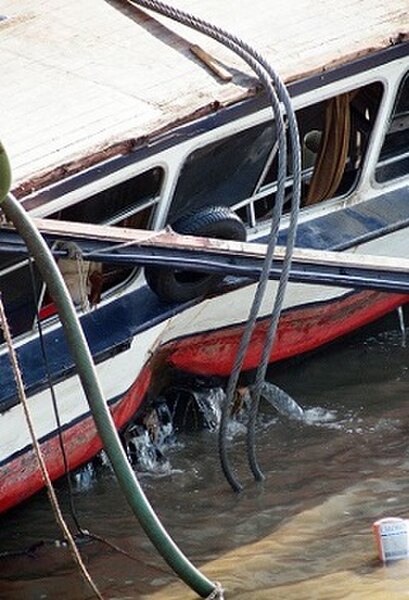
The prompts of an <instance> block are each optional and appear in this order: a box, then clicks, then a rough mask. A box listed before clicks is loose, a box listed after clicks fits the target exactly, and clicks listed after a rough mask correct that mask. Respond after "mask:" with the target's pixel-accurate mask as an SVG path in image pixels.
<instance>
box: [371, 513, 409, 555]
mask: <svg viewBox="0 0 409 600" xmlns="http://www.w3.org/2000/svg"><path fill="white" fill-rule="evenodd" d="M372 529H373V532H374V535H375V540H376V544H377V547H378V552H379V558H380V560H381V561H383V562H388V561H390V560H398V559H401V558H408V556H409V521H408V520H407V519H400V518H399V517H386V518H385V519H379V521H375V523H374V524H373V525H372Z"/></svg>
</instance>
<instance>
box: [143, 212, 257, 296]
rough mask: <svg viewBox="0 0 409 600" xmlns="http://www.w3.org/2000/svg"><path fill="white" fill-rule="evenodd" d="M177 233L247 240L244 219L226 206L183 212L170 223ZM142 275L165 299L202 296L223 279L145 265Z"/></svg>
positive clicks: (158, 294) (152, 288) (220, 276)
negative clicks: (184, 213) (143, 274)
mask: <svg viewBox="0 0 409 600" xmlns="http://www.w3.org/2000/svg"><path fill="white" fill-rule="evenodd" d="M172 229H173V230H174V231H176V233H181V234H183V235H197V236H202V237H209V238H218V239H222V240H236V241H242V242H244V241H245V240H246V228H245V226H244V223H243V221H242V220H241V219H240V217H238V216H237V215H236V214H235V213H234V212H233V211H232V210H231V209H230V208H228V207H227V206H211V207H205V208H202V209H200V210H198V211H196V212H194V213H190V214H187V215H183V216H182V217H180V218H179V219H177V220H176V221H175V222H174V223H173V224H172ZM145 278H146V281H147V283H148V285H149V287H150V288H151V290H152V291H153V292H155V294H156V295H157V296H159V298H160V299H161V300H164V301H165V302H187V301H188V300H193V299H194V298H198V297H200V296H204V295H205V294H206V293H207V292H208V291H209V290H210V289H212V288H213V287H214V286H215V285H216V284H217V283H219V282H220V281H221V280H222V279H223V276H222V275H219V274H217V275H213V274H211V275H207V274H205V273H197V272H193V271H184V270H177V269H168V268H166V267H150V266H149V267H145Z"/></svg>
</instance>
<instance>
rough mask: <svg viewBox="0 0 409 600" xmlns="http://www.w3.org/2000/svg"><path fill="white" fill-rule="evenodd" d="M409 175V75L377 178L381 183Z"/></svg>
mask: <svg viewBox="0 0 409 600" xmlns="http://www.w3.org/2000/svg"><path fill="white" fill-rule="evenodd" d="M408 173H409V73H407V74H406V76H405V77H404V79H403V81H402V83H401V85H400V86H399V90H398V94H397V98H396V102H395V106H394V108H393V111H392V114H391V117H390V119H389V122H388V125H387V130H386V134H385V139H384V142H383V145H382V149H381V152H380V155H379V160H378V165H377V167H376V171H375V178H376V180H377V181H379V182H380V183H383V182H385V181H388V180H389V179H396V178H398V177H404V176H405V175H408Z"/></svg>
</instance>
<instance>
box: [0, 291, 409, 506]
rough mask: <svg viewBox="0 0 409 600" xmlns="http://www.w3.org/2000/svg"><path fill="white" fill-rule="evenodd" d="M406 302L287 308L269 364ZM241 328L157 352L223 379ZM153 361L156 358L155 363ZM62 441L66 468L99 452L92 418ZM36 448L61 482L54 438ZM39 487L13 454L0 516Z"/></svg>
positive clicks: (134, 397)
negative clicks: (40, 448) (66, 462)
mask: <svg viewBox="0 0 409 600" xmlns="http://www.w3.org/2000/svg"><path fill="white" fill-rule="evenodd" d="M408 301H409V298H408V296H406V295H401V294H399V295H398V294H383V293H378V292H359V293H352V294H348V295H345V296H343V297H341V298H337V299H336V300H332V301H330V302H322V303H316V304H314V305H308V306H305V307H300V308H294V309H289V310H287V311H285V312H284V313H283V314H282V317H281V320H280V324H279V328H278V332H277V338H276V343H275V345H274V348H273V351H272V353H271V357H270V358H271V361H277V360H281V359H284V358H290V357H292V356H295V355H297V354H301V353H303V352H307V351H309V350H313V349H314V348H317V347H319V346H321V345H322V344H325V343H328V342H330V341H332V340H334V339H336V338H337V337H340V336H342V335H345V334H347V333H349V332H351V331H353V330H355V329H357V328H358V327H362V326H363V325H366V324H368V323H370V322H372V321H374V320H376V319H378V318H380V317H382V316H383V315H385V314H387V313H388V312H390V311H392V310H393V309H395V308H396V307H398V306H400V305H401V304H404V303H405V302H408ZM267 325H268V320H267V319H262V320H260V321H259V322H258V323H257V326H256V329H255V332H254V334H253V337H252V340H251V343H250V346H249V351H248V353H247V356H246V359H245V363H244V369H253V368H255V367H256V366H257V364H258V361H259V360H260V356H261V352H262V348H263V342H264V337H265V332H266V328H267ZM243 327H244V325H243V324H241V325H238V326H232V327H226V328H224V329H219V330H217V331H209V332H205V333H201V334H197V335H191V336H188V337H185V338H180V339H178V340H175V341H172V342H169V343H168V344H165V345H164V346H163V347H162V348H161V351H160V353H161V354H162V357H163V359H164V360H166V361H167V362H168V363H170V364H172V365H173V366H175V367H177V368H178V369H181V370H184V371H186V372H189V373H193V374H198V375H209V376H212V375H213V376H214V375H220V376H227V375H229V373H230V372H231V369H232V366H233V362H234V358H235V354H236V352H237V347H238V344H239V341H240V337H241V335H242V333H243ZM157 358H158V355H156V358H155V363H156V362H157ZM159 362H160V361H159ZM151 368H153V364H152V362H151V361H150V362H149V363H148V364H147V365H145V367H144V369H143V371H142V372H141V374H140V375H139V376H138V378H137V380H136V381H135V383H134V384H133V386H132V388H131V389H130V390H129V391H128V393H127V394H126V395H125V397H124V398H122V399H121V400H118V401H117V402H116V403H114V404H113V406H112V407H111V411H112V415H113V417H114V421H115V424H116V426H117V427H118V428H121V427H123V426H124V425H125V424H126V423H127V422H129V420H130V419H131V418H132V417H133V416H134V415H135V413H136V411H137V410H138V408H139V407H140V405H141V404H142V402H143V399H144V396H145V394H146V392H147V390H148V387H149V385H150V382H151V378H152V371H151ZM155 372H156V369H155ZM158 376H160V375H159V374H158ZM63 440H64V447H65V450H66V454H67V457H68V463H69V468H70V469H75V468H76V467H78V466H79V465H81V464H83V463H84V462H86V461H88V460H90V459H91V458H92V457H93V456H95V454H96V453H97V452H99V450H100V449H101V448H102V444H101V440H100V438H99V436H98V434H97V432H96V429H95V425H94V421H93V418H92V417H91V416H89V415H87V416H86V417H84V419H82V420H79V421H78V422H76V423H75V424H73V426H72V427H68V428H67V429H66V430H65V431H64V432H63ZM41 446H42V450H43V452H44V455H45V458H46V463H47V467H48V470H49V473H50V476H51V478H52V479H57V478H58V477H61V476H62V475H63V474H64V465H63V459H62V455H61V449H60V442H59V438H58V435H54V436H50V437H49V438H47V439H46V440H44V441H43V442H42V444H41ZM42 487H43V481H42V477H41V474H40V472H39V470H38V468H37V463H36V460H35V458H34V455H33V452H32V450H28V451H27V452H25V453H22V454H19V455H18V456H17V457H16V458H14V459H12V460H10V462H8V463H7V464H6V465H5V466H4V467H2V469H1V470H0V512H3V511H5V510H7V509H9V508H11V507H12V506H15V505H16V504H18V503H20V502H22V501H23V500H24V499H26V498H28V497H29V496H31V495H32V494H34V493H35V492H36V491H38V490H39V489H41V488H42Z"/></svg>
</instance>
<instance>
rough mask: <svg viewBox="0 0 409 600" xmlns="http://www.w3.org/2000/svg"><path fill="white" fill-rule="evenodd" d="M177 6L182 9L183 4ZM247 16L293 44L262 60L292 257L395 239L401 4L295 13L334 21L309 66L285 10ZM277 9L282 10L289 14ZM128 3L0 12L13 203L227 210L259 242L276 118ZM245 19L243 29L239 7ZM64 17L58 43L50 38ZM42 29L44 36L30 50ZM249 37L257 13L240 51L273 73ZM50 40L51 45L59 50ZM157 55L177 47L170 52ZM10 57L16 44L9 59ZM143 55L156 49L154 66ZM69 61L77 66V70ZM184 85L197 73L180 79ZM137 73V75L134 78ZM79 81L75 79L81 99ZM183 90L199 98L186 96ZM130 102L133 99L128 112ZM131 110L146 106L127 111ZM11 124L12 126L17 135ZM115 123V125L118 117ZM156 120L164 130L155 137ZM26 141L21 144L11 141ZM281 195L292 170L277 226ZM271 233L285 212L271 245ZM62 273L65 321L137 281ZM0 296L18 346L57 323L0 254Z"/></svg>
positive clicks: (32, 275)
mask: <svg viewBox="0 0 409 600" xmlns="http://www.w3.org/2000/svg"><path fill="white" fill-rule="evenodd" d="M88 4H89V6H88ZM179 4H181V5H182V6H183V2H181V3H179ZM259 4H260V7H259V10H260V12H261V13H262V14H265V15H266V16H267V17H269V16H270V15H272V12H274V21H275V22H277V23H280V19H282V21H283V23H284V24H285V25H286V26H287V27H288V31H289V37H290V39H289V43H290V44H291V45H292V44H294V47H293V51H292V52H290V53H289V54H288V55H286V56H285V57H284V58H282V57H281V58H279V59H277V60H278V63H279V65H278V68H279V67H280V66H282V70H283V77H284V79H286V80H287V82H288V86H289V90H290V93H291V95H292V97H293V102H294V106H295V109H296V116H297V121H298V127H299V133H300V141H301V147H302V200H301V206H302V210H301V217H300V228H299V234H298V241H297V243H298V245H300V246H303V245H304V246H308V247H318V248H325V249H344V248H349V247H353V246H354V245H356V244H357V243H359V241H360V240H362V239H369V238H371V237H379V236H380V235H382V228H383V229H385V231H386V230H390V229H393V228H394V227H397V226H398V224H399V223H401V222H402V215H403V212H404V213H405V214H404V215H403V218H404V219H406V221H407V220H408V218H409V212H407V211H406V209H405V211H403V208H402V206H403V203H406V204H407V200H408V198H407V195H408V175H409V58H408V50H409V42H408V41H407V32H408V31H409V29H408V27H407V25H408V17H407V12H406V11H405V10H404V5H405V4H406V2H400V1H399V0H394V1H393V2H390V3H387V6H385V5H384V4H385V3H383V4H382V3H377V4H379V7H382V10H381V9H380V8H379V7H378V9H379V11H380V12H379V14H377V15H374V14H373V13H375V12H376V11H375V10H374V6H373V2H372V1H371V2H368V1H367V0H365V1H364V2H362V1H360V2H357V1H355V2H351V3H350V4H352V5H354V4H355V5H356V6H355V10H354V7H353V6H352V7H350V9H351V10H349V11H347V9H345V11H344V14H343V15H342V14H341V15H340V13H339V10H338V9H336V4H337V3H336V2H333V1H332V0H325V2H324V3H320V8H319V11H318V7H315V8H311V7H309V9H308V10H310V9H311V11H312V14H311V15H310V20H311V22H313V20H314V19H316V22H317V24H319V23H320V22H321V21H320V19H322V16H320V14H319V13H323V12H326V13H327V14H329V15H331V13H330V10H329V9H334V10H335V13H336V18H335V16H334V17H332V16H330V17H329V21H330V26H328V25H327V28H326V29H325V28H324V29H323V30H322V31H321V30H320V36H321V34H322V39H321V40H320V41H319V42H317V47H315V46H314V52H312V50H311V48H312V44H313V42H314V41H317V40H316V39H315V37H316V36H315V34H314V31H313V29H312V28H311V27H309V30H308V31H304V30H303V32H302V33H300V31H299V30H296V29H295V26H294V24H293V23H292V22H291V19H290V10H289V8H288V7H287V8H286V7H285V6H284V3H278V4H279V6H275V7H274V11H273V9H272V8H271V7H269V6H268V5H269V3H266V2H260V3H259ZM285 4H286V5H289V6H290V8H291V6H292V5H293V4H294V2H286V3H285ZM125 5H126V3H123V6H122V5H121V3H111V2H108V3H105V2H97V1H96V0H92V1H91V2H89V3H87V8H86V9H85V8H84V6H83V3H80V2H79V1H78V2H74V3H69V6H70V7H71V6H72V7H73V8H72V10H71V8H70V15H69V17H68V16H67V10H68V4H67V7H65V6H62V7H57V3H55V2H53V1H52V0H50V1H49V2H45V3H43V4H42V11H43V12H42V11H40V10H39V9H34V10H33V8H32V6H31V4H30V3H28V2H25V1H22V2H20V3H19V4H18V6H16V5H15V3H12V2H6V3H5V6H3V9H2V10H3V11H4V16H3V20H2V21H0V48H1V50H2V55H3V57H4V59H3V60H4V61H5V62H7V63H8V65H9V67H10V72H12V73H13V76H14V77H13V78H11V81H8V80H7V77H6V81H5V84H4V86H5V93H4V94H3V97H2V99H1V100H0V106H1V107H2V111H1V114H3V115H7V122H9V123H10V124H13V125H12V126H11V127H10V130H8V128H7V126H6V127H4V123H2V124H1V128H0V132H1V131H2V129H3V130H4V129H5V133H4V142H5V145H6V147H9V148H10V149H11V160H12V163H15V164H16V181H15V184H14V193H15V194H16V195H17V196H18V197H19V198H20V200H21V202H22V204H23V206H24V207H25V208H26V209H27V210H28V211H29V212H30V213H31V214H32V216H38V217H50V218H52V219H61V220H64V221H71V222H77V223H84V224H86V223H94V224H101V225H102V224H103V225H112V226H118V227H133V228H138V229H158V228H162V227H164V226H165V225H168V224H170V225H173V224H174V223H175V222H177V220H178V219H179V218H180V217H182V216H184V215H186V214H190V213H194V212H195V211H197V210H199V209H202V208H203V207H209V206H210V207H212V206H227V207H229V208H230V209H231V210H232V211H234V213H236V214H237V215H238V216H239V217H240V219H241V220H242V222H243V223H244V224H245V227H246V229H247V238H248V239H249V240H253V239H254V240H259V241H263V240H265V239H266V236H267V234H268V230H269V225H270V219H271V214H272V210H273V208H274V203H275V194H276V190H277V162H278V157H277V141H276V136H275V127H274V122H273V119H272V117H271V109H270V108H269V107H268V106H267V103H266V99H265V96H264V94H263V91H262V90H260V89H259V86H258V84H257V81H256V80H255V79H254V77H253V76H252V75H251V73H249V72H248V69H247V67H246V66H245V65H243V64H242V62H241V61H240V60H239V59H238V58H237V57H233V58H232V56H231V55H230V54H228V55H227V54H226V52H227V51H226V50H225V49H224V48H223V47H220V46H218V45H215V43H214V42H213V41H210V42H209V41H208V40H206V38H204V37H203V36H200V34H197V33H192V32H190V31H188V32H187V33H186V30H185V29H183V31H184V36H183V38H182V37H180V26H179V25H174V24H172V23H169V22H168V21H166V20H165V19H164V18H162V17H156V16H153V15H151V16H149V17H147V16H146V15H145V16H143V13H142V12H141V11H140V10H139V9H137V8H135V7H133V8H132V6H129V5H127V6H125ZM324 5H325V7H327V5H328V7H327V8H328V10H326V8H324ZM249 6H250V5H249V3H244V4H243V6H240V9H239V10H238V12H239V13H240V14H241V17H242V18H243V20H244V22H246V23H247V21H248V18H247V17H246V9H249ZM28 7H30V9H29V8H28ZM365 7H366V8H367V11H366V12H365ZM205 8H206V7H205ZM60 9H61V13H60ZM209 10H210V7H209ZM235 10H237V7H236V8H235ZM83 11H85V12H87V14H89V15H90V18H91V20H92V22H93V26H92V29H90V28H89V27H85V26H84V25H83V21H84V19H79V17H80V14H82V12H83ZM88 11H89V13H88ZM205 12H206V11H205ZM357 12H358V13H359V15H358V16H356V14H355V13H357ZM363 12H365V14H366V15H367V17H368V19H369V21H371V22H372V21H373V23H372V25H371V23H368V24H367V25H366V27H365V30H363V29H362V26H361V25H360V30H359V32H360V35H358V36H357V35H356V34H355V31H356V30H355V25H356V23H355V19H358V18H359V23H360V24H361V23H363V22H365V20H366V18H365V19H364V18H363V17H362V13H363ZM250 14H252V16H254V15H253V10H251V11H250ZM351 15H352V17H351ZM54 17H56V20H55V22H52V23H51V22H50V21H51V19H52V18H54ZM65 17H66V18H67V19H68V22H69V23H70V24H71V26H72V28H73V29H72V30H71V29H68V28H66V27H64V26H63V21H64V18H65ZM218 19H220V20H221V21H223V20H225V19H226V14H225V12H224V10H223V9H222V8H218V9H217V10H216V14H214V15H213V20H214V21H215V22H218ZM108 20H111V24H112V34H108V38H109V39H108V41H107V40H105V39H104V40H103V41H102V40H101V35H100V33H99V29H98V27H100V28H101V29H100V31H101V32H102V33H103V32H105V33H106V32H107V29H109V31H111V27H108V25H109V24H108ZM47 22H50V23H49V28H47V29H44V31H45V34H44V39H43V38H41V39H38V38H36V39H35V41H32V39H29V36H30V35H31V36H32V35H33V34H35V33H36V32H37V33H38V32H39V31H40V29H41V28H42V27H44V26H45V24H46V23H47ZM73 24H75V28H76V29H75V28H74V25H73ZM222 24H223V23H222ZM354 24H355V25H354ZM114 25H115V26H114ZM232 25H233V26H234V22H233V23H232ZM257 26H260V19H259V16H257V17H255V23H254V24H253V25H252V26H251V27H250V25H249V31H248V33H250V34H251V37H253V38H254V39H253V40H250V41H254V44H255V45H256V44H257V42H260V45H261V48H260V51H261V52H262V53H263V52H265V53H266V55H267V58H269V59H270V60H271V61H272V62H273V63H274V60H275V59H276V58H277V54H276V52H275V51H274V49H273V48H274V44H272V45H271V46H270V45H269V44H267V42H266V38H265V31H264V30H263V31H259V30H258V29H257ZM264 29H265V28H264ZM267 29H268V30H269V32H270V33H271V35H272V37H273V39H274V35H277V44H278V45H279V46H280V45H283V44H284V40H283V38H282V36H281V35H280V34H279V33H278V32H277V31H276V32H274V31H271V28H270V27H268V28H267ZM116 31H118V32H119V31H121V32H122V34H121V35H122V37H121V41H118V39H119V38H117V37H115V32H116ZM244 33H246V32H245V31H243V35H244ZM296 33H297V35H296ZM290 34H291V35H290ZM332 35H335V37H336V41H335V42H334V41H331V36H332ZM57 36H58V38H57ZM75 36H76V38H75ZM48 37H49V38H50V39H49V40H48V39H47V38H48ZM138 37H140V40H139V42H138V43H139V44H142V45H144V44H145V43H146V44H147V48H144V53H143V56H142V58H141V60H140V62H137V63H135V61H134V60H133V59H131V56H130V48H131V49H135V51H136V48H137V47H138V44H137V42H136V41H135V40H136V39H137V38H138ZM357 37H358V38H359V37H360V40H359V42H357V41H356V38H357ZM52 39H58V43H57V44H56V47H54V45H52ZM171 41H174V42H175V47H174V48H173V47H172V48H171V49H169V44H170V43H171ZM125 42H126V43H127V44H128V47H126V44H125ZM193 42H200V44H201V45H202V46H204V45H205V47H206V48H208V49H209V53H210V54H211V55H212V56H213V57H215V60H216V61H217V62H219V63H220V64H222V65H223V66H224V68H225V70H227V72H228V73H229V74H230V78H228V81H227V82H225V81H223V80H220V79H218V76H217V74H215V73H214V72H213V71H212V70H209V68H208V66H207V64H205V63H201V62H200V60H198V59H197V58H195V57H194V56H193V55H192V54H189V55H188V52H189V51H190V49H191V48H192V47H193ZM17 43H20V44H21V47H22V48H27V52H26V54H25V55H24V56H23V57H22V58H21V59H20V58H19V56H20V55H19V53H18V52H17V50H16V45H17ZM107 43H110V44H111V43H112V44H113V47H114V50H113V56H112V57H111V58H110V60H109V61H108V66H107V69H108V73H107V74H102V73H101V68H102V66H103V63H102V62H99V61H98V59H97V54H98V51H100V52H101V56H102V57H106V44H107ZM341 43H342V44H343V45H344V48H345V49H344V50H342V51H341V50H340V47H341V46H340V44H341ZM29 44H30V45H29ZM75 44H77V45H78V48H76V46H75ZM165 47H166V48H167V49H168V53H165V52H164V48H165ZM28 48H30V49H31V48H32V50H30V51H28ZM124 48H125V49H124ZM67 49H70V50H71V51H72V62H71V61H68V60H63V53H64V51H66V50H67ZM121 49H122V50H123V56H122V57H121V55H120V50H121ZM155 49H156V50H157V49H160V50H161V52H156V53H155ZM30 52H31V53H32V57H31V56H30ZM81 52H83V53H84V52H86V55H87V58H88V60H89V64H88V63H87V64H86V62H85V60H84V59H83V57H82V56H81ZM287 53H288V44H287ZM148 54H150V57H151V58H152V57H153V56H155V57H156V58H155V60H154V68H153V73H152V79H153V78H154V75H155V73H156V72H158V74H159V75H160V77H159V79H158V81H157V82H156V83H154V82H153V81H152V82H151V78H150V77H149V78H148V77H147V74H146V72H145V71H144V69H146V68H147V67H146V65H145V62H146V61H147V60H148V58H147V57H148ZM279 56H280V55H279ZM227 57H228V58H227ZM300 57H301V59H300ZM162 58H163V63H164V65H166V64H167V61H168V63H169V64H168V65H167V66H168V68H167V69H165V67H164V66H162V67H161V66H160V65H158V63H160V62H161V60H162ZM299 59H300V60H299ZM126 61H128V62H127V67H126V68H127V71H126V72H127V73H132V75H131V76H130V80H131V82H132V85H131V83H130V82H129V81H127V82H123V81H122V80H121V81H120V83H118V82H119V80H120V77H124V72H123V64H122V63H123V62H126ZM175 61H176V62H175ZM177 64H179V66H180V74H179V73H178V75H177V90H178V91H179V92H180V91H181V90H182V89H183V90H184V92H183V95H182V98H180V99H179V100H178V99H177V98H173V97H172V98H170V100H169V101H168V93H169V91H170V90H171V88H172V85H176V83H175V82H176V78H175V76H174V75H173V76H172V75H171V80H170V83H169V82H167V81H165V77H164V75H165V73H168V74H170V73H171V71H170V70H171V69H172V68H175V66H176V65H177ZM33 65H34V68H33ZM169 65H171V66H169ZM297 65H298V71H296V68H297ZM91 67H93V68H94V69H95V71H94V70H92V68H91ZM32 68H33V71H34V72H33V73H32V74H31V75H30V72H29V71H30V69H32ZM184 68H186V69H187V73H183V69H184ZM63 72H65V75H64V76H63ZM190 72H193V73H195V75H194V76H193V77H192V83H190V81H189V80H188V76H189V73H190ZM138 73H139V75H140V74H141V73H142V75H143V76H142V77H141V78H139V77H138ZM94 74H95V81H94ZM54 76H57V80H56V81H55V79H53V77H54ZM79 77H81V78H83V79H84V80H85V81H86V84H87V90H88V92H89V94H90V97H89V98H88V97H87V96H86V95H84V93H85V92H84V90H83V89H82V85H83V84H82V82H79V81H78V78H79ZM180 77H181V78H182V79H183V81H180ZM107 78H108V79H107ZM197 78H198V84H199V89H198V90H192V86H193V85H194V84H195V82H197ZM60 79H61V82H60ZM108 80H109V86H111V87H112V88H115V86H116V87H117V89H119V90H120V93H121V94H122V95H123V98H122V99H118V98H117V94H116V92H115V94H114V96H115V100H113V99H112V98H111V97H110V93H108V92H105V91H104V90H102V88H103V86H104V85H108ZM30 81H32V84H30V85H28V86H27V89H25V87H24V85H25V84H26V83H29V82H30ZM60 83H61V88H62V90H60V89H59V85H60ZM151 83H152V86H153V88H151ZM142 86H144V87H142ZM125 88H126V89H125ZM131 88H132V89H131ZM101 90H102V91H101ZM18 91H20V94H18V93H17V94H16V92H18ZM98 92H100V93H101V96H103V98H102V97H100V96H99V95H98ZM104 94H105V95H104ZM133 94H135V95H136V97H137V98H138V99H137V101H135V103H134V104H133V105H132V107H131V106H130V104H132V101H133V100H132V98H133ZM16 95H17V96H18V97H19V100H18V102H17V109H16V108H15V103H14V100H13V98H14V97H15V96H16ZM170 96H173V94H170ZM140 98H142V100H140ZM62 100H64V102H63V101H62ZM188 100H190V102H191V105H189V104H187V102H188ZM150 102H151V103H152V104H153V105H154V106H155V110H156V112H155V114H154V115H147V110H146V107H147V106H148V104H149V103H150ZM94 103H95V111H96V114H95V115H94ZM172 103H173V104H174V106H172ZM139 104H140V105H141V106H143V107H144V110H142V111H141V114H140V115H139V114H138V110H137V109H138V106H139ZM71 105H73V107H72V106H71ZM85 105H87V109H86V110H85V109H84V106H85ZM29 107H30V108H29ZM160 110H161V111H162V112H161V114H160V115H159V116H158V114H159V112H160ZM23 113H24V121H23V123H21V124H19V125H18V126H17V127H15V126H14V122H15V121H19V119H20V116H21V115H22V114H23ZM121 113H122V114H123V117H124V121H121V119H120V118H119V116H120V115H121ZM129 113H131V114H129ZM101 115H102V116H101ZM79 117H80V118H79ZM107 117H108V119H107V121H106V123H105V122H104V125H102V120H103V119H104V118H107ZM165 118H167V119H168V122H166V123H165V124H164V119H165ZM118 121H121V122H120V123H119V124H118V123H117V122H118ZM23 132H26V135H24V139H21V138H22V137H23ZM118 132H119V133H118ZM131 134H132V135H131ZM2 135H3V134H2ZM74 136H75V137H74ZM17 138H19V139H17ZM37 138H38V142H37V141H36V140H37ZM56 138H57V139H56ZM289 151H291V149H290V150H289ZM291 184H292V174H291V172H289V173H288V174H287V182H286V186H287V188H288V198H287V200H286V203H285V205H284V213H286V212H288V210H289V207H290V205H291ZM392 191H396V194H395V196H394V199H393V206H392V205H391V202H392V200H391V199H390V198H389V196H388V193H389V192H392ZM379 198H383V199H384V200H382V201H381V200H379ZM358 204H359V205H360V206H361V207H362V211H363V212H362V213H360V214H359V215H358V216H356V215H355V216H354V218H353V219H352V218H349V221H348V219H346V220H345V216H348V207H355V206H356V205H358ZM365 205H366V206H367V210H366V208H365ZM365 211H366V212H365ZM402 211H403V212H402ZM406 213H407V214H406ZM375 216H376V218H377V219H378V222H377V223H376V224H374V222H373V221H374V218H375ZM329 217H332V220H330V219H329ZM349 217H351V216H350V215H349ZM325 218H327V220H326V222H325V224H324V225H322V223H323V220H324V221H325ZM342 219H344V220H343V221H342ZM371 219H372V224H370V225H368V222H369V221H370V220H371ZM341 221H342V222H343V223H344V224H343V225H342V226H341V225H340V223H341ZM364 221H365V223H364ZM286 227H287V222H286V218H285V216H284V218H283V223H282V239H285V231H286ZM59 264H60V268H61V270H62V272H63V273H64V276H65V277H66V281H67V283H68V286H69V289H70V291H71V293H72V296H73V298H74V300H75V302H76V303H77V305H78V307H79V310H88V309H89V308H90V307H91V306H92V307H95V306H97V305H99V304H100V303H104V302H108V301H109V300H110V298H114V297H117V296H118V294H122V293H126V292H127V291H129V290H132V289H135V287H136V286H140V285H144V276H143V269H140V268H124V267H120V268H119V267H118V268H116V267H113V266H112V265H104V264H99V263H98V264H97V263H95V264H90V263H84V261H82V262H81V259H80V258H79V257H78V256H77V257H75V256H72V257H70V258H68V259H61V260H60V262H59ZM0 287H1V289H2V290H3V296H4V300H5V303H6V306H7V310H8V312H9V318H10V322H11V328H12V332H13V334H14V335H15V336H20V335H22V334H30V333H31V332H32V331H33V328H34V326H35V323H36V321H37V319H41V320H42V321H47V320H48V319H52V318H53V317H54V314H55V310H54V308H53V305H52V302H51V299H50V298H49V296H48V293H47V290H46V287H45V285H44V284H43V283H42V282H41V280H40V278H39V276H38V273H37V272H36V269H35V267H33V266H32V265H31V264H29V262H28V261H27V260H26V259H22V258H21V257H20V256H19V255H15V256H13V255H10V254H1V255H0Z"/></svg>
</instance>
